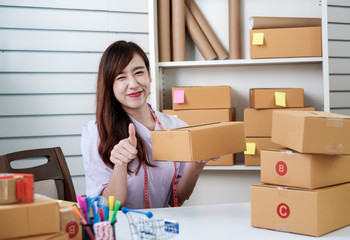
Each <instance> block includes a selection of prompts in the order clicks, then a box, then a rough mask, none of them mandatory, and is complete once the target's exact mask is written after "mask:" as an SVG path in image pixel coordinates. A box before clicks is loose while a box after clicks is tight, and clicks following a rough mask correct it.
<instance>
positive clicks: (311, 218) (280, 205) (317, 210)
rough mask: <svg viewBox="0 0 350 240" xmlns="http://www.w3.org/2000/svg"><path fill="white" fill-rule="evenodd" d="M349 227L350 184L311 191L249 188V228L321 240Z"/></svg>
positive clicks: (278, 187)
mask: <svg viewBox="0 0 350 240" xmlns="http://www.w3.org/2000/svg"><path fill="white" fill-rule="evenodd" d="M349 224H350V183H346V184H340V185H335V186H331V187H325V188H319V189H314V190H306V189H296V188H294V189H293V188H282V187H281V186H278V185H277V186H276V185H264V184H258V185H253V186H251V225H252V226H253V227H259V228H267V229H273V230H278V231H284V232H292V233H300V234H305V235H311V236H317V237H318V236H321V235H324V234H326V233H328V232H331V231H333V230H336V229H339V228H342V227H344V226H347V225H349Z"/></svg>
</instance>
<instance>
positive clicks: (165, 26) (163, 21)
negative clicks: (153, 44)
mask: <svg viewBox="0 0 350 240" xmlns="http://www.w3.org/2000/svg"><path fill="white" fill-rule="evenodd" d="M157 5H158V8H157V10H158V11H157V14H158V21H157V22H158V46H159V48H158V49H159V61H160V62H170V61H171V40H170V39H171V34H170V30H171V24H170V16H171V14H170V1H163V0H158V1H157Z"/></svg>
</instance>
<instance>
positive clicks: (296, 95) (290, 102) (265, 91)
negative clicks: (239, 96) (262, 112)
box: [249, 88, 304, 109]
mask: <svg viewBox="0 0 350 240" xmlns="http://www.w3.org/2000/svg"><path fill="white" fill-rule="evenodd" d="M249 106H250V107H251V108H254V109H264V108H290V107H292V108H298V107H304V89H303V88H251V89H250V90H249Z"/></svg>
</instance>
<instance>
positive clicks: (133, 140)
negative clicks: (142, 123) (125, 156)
mask: <svg viewBox="0 0 350 240" xmlns="http://www.w3.org/2000/svg"><path fill="white" fill-rule="evenodd" d="M128 140H129V142H130V144H131V145H132V146H133V147H135V148H136V146H137V139H136V130H135V126H134V124H132V123H130V124H129V137H128Z"/></svg>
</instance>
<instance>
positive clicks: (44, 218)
mask: <svg viewBox="0 0 350 240" xmlns="http://www.w3.org/2000/svg"><path fill="white" fill-rule="evenodd" d="M0 216H1V217H0V232H1V234H0V239H7V238H19V237H26V236H33V235H39V234H49V233H58V232H60V216H59V208H58V202H57V201H56V200H53V199H43V200H35V202H34V203H26V204H8V205H0Z"/></svg>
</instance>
